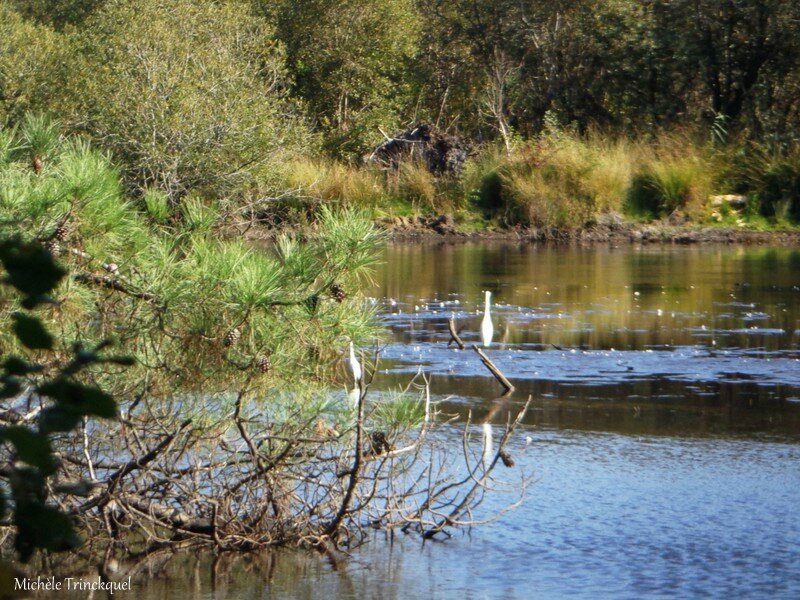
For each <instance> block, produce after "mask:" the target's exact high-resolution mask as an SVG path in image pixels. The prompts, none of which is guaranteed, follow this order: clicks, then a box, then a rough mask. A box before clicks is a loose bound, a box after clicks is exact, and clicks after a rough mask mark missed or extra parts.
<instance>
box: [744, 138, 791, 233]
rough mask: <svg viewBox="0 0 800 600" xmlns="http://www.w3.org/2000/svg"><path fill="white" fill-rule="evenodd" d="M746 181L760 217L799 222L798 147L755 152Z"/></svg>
mask: <svg viewBox="0 0 800 600" xmlns="http://www.w3.org/2000/svg"><path fill="white" fill-rule="evenodd" d="M747 179H748V184H749V187H750V190H751V191H752V192H754V193H755V194H756V196H757V198H758V210H759V212H760V213H761V214H762V215H763V216H765V217H771V218H777V219H788V220H790V221H793V222H800V145H798V144H794V145H792V146H790V147H789V148H788V149H786V150H784V151H783V152H778V151H773V152H769V151H763V150H762V151H760V152H758V153H757V154H756V155H755V157H754V159H753V164H752V165H751V166H750V168H749V169H748V177H747Z"/></svg>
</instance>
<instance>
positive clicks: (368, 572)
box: [136, 244, 800, 599]
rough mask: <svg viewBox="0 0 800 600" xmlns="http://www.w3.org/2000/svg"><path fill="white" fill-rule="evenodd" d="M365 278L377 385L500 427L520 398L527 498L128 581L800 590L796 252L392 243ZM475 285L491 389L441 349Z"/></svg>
mask: <svg viewBox="0 0 800 600" xmlns="http://www.w3.org/2000/svg"><path fill="white" fill-rule="evenodd" d="M376 279H377V285H376V287H375V289H374V290H373V291H372V292H371V295H372V296H373V302H375V304H376V305H377V306H378V308H379V310H380V313H381V315H382V316H381V318H382V319H383V321H384V322H385V324H386V327H387V328H388V330H389V331H390V332H391V337H390V341H389V343H388V345H387V346H386V348H385V350H384V352H383V362H382V364H381V372H380V374H379V377H378V380H377V382H376V385H377V386H378V387H381V388H383V389H389V388H392V387H394V386H397V385H400V384H402V383H405V382H406V381H408V379H409V377H411V376H413V374H414V373H416V371H417V369H418V367H419V365H422V367H423V369H424V371H426V372H427V373H429V374H431V375H432V376H433V388H432V389H433V392H434V393H435V395H436V398H437V399H438V400H440V401H441V403H442V408H443V410H446V411H448V412H460V413H462V414H466V412H467V411H469V410H471V411H472V412H473V414H475V415H477V416H478V417H479V418H484V417H485V416H486V415H490V414H491V415H492V417H491V418H493V419H495V420H496V421H497V422H499V423H500V422H504V421H505V419H506V415H507V413H508V411H509V410H517V409H518V407H519V406H520V405H521V403H522V402H523V401H524V399H525V398H526V397H527V396H528V395H529V394H531V395H532V396H533V398H534V402H533V405H532V410H531V411H530V412H529V414H528V416H527V418H526V422H525V428H524V430H522V431H521V432H519V435H518V436H517V438H518V439H516V440H514V441H513V443H512V445H511V449H512V452H513V454H514V456H515V458H516V459H517V462H518V463H519V464H521V465H522V466H523V467H524V468H525V469H527V470H529V471H532V472H533V473H534V474H535V476H536V483H535V485H533V486H532V487H531V488H530V490H529V494H528V497H527V500H526V502H525V504H524V505H523V507H521V508H520V509H518V510H516V511H515V512H512V513H510V514H508V515H506V516H505V517H504V518H503V519H502V520H501V521H499V522H498V523H496V524H494V525H491V526H487V527H483V528H477V529H475V530H473V531H472V532H471V533H470V534H469V535H466V534H463V535H462V534H457V535H456V537H454V538H453V539H451V540H449V541H447V542H445V543H428V544H426V545H424V546H422V545H420V544H419V543H418V542H416V541H415V540H413V539H410V538H407V539H404V540H403V539H400V540H398V541H397V542H396V543H395V544H394V545H389V544H387V543H385V542H382V541H376V542H375V543H373V544H371V545H370V546H369V547H367V548H365V549H362V550H359V551H358V552H357V553H356V555H355V557H354V558H353V560H352V561H351V562H349V563H348V564H347V565H345V566H343V567H341V568H339V569H333V568H332V567H331V566H330V565H329V564H327V563H325V562H323V561H322V560H320V559H318V558H317V557H313V556H308V555H296V554H291V553H278V554H275V555H270V556H267V557H261V558H258V559H257V558H254V557H251V558H248V559H246V560H240V561H236V562H235V563H233V564H225V565H220V564H217V565H216V568H214V569H212V568H211V562H210V558H209V557H199V558H196V557H181V558H179V559H176V561H174V562H173V563H172V564H171V566H170V567H169V568H168V569H167V573H168V577H166V578H161V579H156V580H153V581H149V582H141V583H140V584H139V585H138V586H137V588H136V589H137V592H136V596H137V597H138V598H141V599H144V598H209V599H210V598H215V599H216V598H220V599H221V598H236V599H245V598H288V597H296V598H418V597H422V598H454V597H455V598H631V599H634V598H637V599H638V598H787V599H789V598H792V599H796V598H800V251H798V250H793V249H763V248H752V249H751V248H728V247H725V248H715V247H696V248H662V247H646V248H636V247H625V248H620V249H608V248H593V249H577V248H556V247H534V246H529V245H487V244H475V245H459V246H446V245H444V246H435V245H408V246H406V245H392V246H389V247H388V248H387V250H386V264H385V266H384V267H382V268H381V269H380V271H379V272H378V273H377V278H376ZM482 290H491V291H492V293H493V299H494V302H495V305H494V309H493V316H494V323H495V340H496V341H497V343H496V344H495V345H494V346H493V347H492V348H491V349H490V351H489V355H490V356H491V358H492V359H493V360H494V361H495V362H496V363H497V365H498V366H499V367H500V369H501V370H503V372H504V373H505V374H506V376H507V377H508V378H509V379H511V380H512V382H513V383H514V384H515V385H516V387H517V391H516V392H515V393H514V395H513V396H512V397H511V398H510V399H506V400H498V399H496V398H497V397H498V396H499V394H500V391H501V390H500V388H499V386H498V384H497V383H496V382H495V381H494V380H493V379H492V378H491V377H490V376H489V374H488V372H486V370H485V369H484V367H483V366H482V365H481V364H480V362H479V361H478V360H477V357H476V356H475V355H474V354H473V353H472V352H470V351H462V352H459V351H455V350H454V349H453V348H448V347H447V341H448V339H449V335H448V333H447V319H448V318H449V317H450V316H451V315H453V314H454V315H455V317H456V319H457V322H458V325H459V327H463V329H462V332H461V335H462V337H463V338H464V339H465V341H468V342H470V341H476V340H477V339H478V334H477V332H478V331H479V326H480V319H481V311H482V298H483V295H482ZM526 436H531V438H532V439H533V443H532V444H530V445H528V446H526V445H525V442H524V440H525V437H526ZM508 500H509V498H507V497H494V498H493V499H492V500H491V502H490V504H492V506H485V507H484V508H486V509H487V511H488V510H490V509H492V508H499V507H501V506H503V504H504V503H505V502H507V501H508Z"/></svg>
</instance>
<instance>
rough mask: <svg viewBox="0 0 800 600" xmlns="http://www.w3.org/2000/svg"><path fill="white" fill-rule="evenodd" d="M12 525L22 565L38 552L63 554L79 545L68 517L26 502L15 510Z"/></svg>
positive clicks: (40, 505)
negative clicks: (14, 525)
mask: <svg viewBox="0 0 800 600" xmlns="http://www.w3.org/2000/svg"><path fill="white" fill-rule="evenodd" d="M14 521H15V524H16V525H17V528H18V531H17V537H16V538H15V539H14V547H15V548H16V550H17V552H18V553H19V557H20V560H21V561H22V562H27V561H28V560H29V559H30V557H31V555H32V554H33V552H34V550H36V549H37V548H42V549H44V550H49V551H50V552H62V551H64V550H74V549H75V548H77V547H78V546H80V545H81V543H82V542H81V539H80V537H78V534H77V533H75V530H74V529H73V527H72V522H71V521H70V520H69V517H68V516H67V515H65V514H64V513H62V512H61V511H59V510H57V509H55V508H53V507H52V506H45V505H42V504H39V503H35V502H26V503H25V504H23V505H21V506H17V510H16V513H15V514H14Z"/></svg>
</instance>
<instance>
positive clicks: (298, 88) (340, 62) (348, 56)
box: [264, 0, 422, 155]
mask: <svg viewBox="0 0 800 600" xmlns="http://www.w3.org/2000/svg"><path fill="white" fill-rule="evenodd" d="M264 4H266V3H264ZM264 10H265V11H266V12H267V13H269V14H271V15H272V18H273V19H274V21H275V23H276V32H277V34H278V35H279V36H280V39H281V40H282V41H283V42H284V44H285V45H286V52H287V65H288V67H289V72H290V73H291V76H292V78H293V80H294V87H293V89H294V92H295V94H296V95H297V96H298V97H300V98H302V99H303V100H304V101H305V102H307V103H308V106H309V109H310V111H311V114H312V116H313V117H314V119H315V120H316V122H317V123H318V125H319V126H320V127H322V129H323V130H324V131H325V132H326V133H327V141H328V147H329V149H330V150H332V151H333V152H334V153H338V154H345V155H346V154H348V153H353V152H355V153H358V152H361V151H363V150H365V149H366V148H367V147H368V146H369V145H370V144H372V143H374V142H376V141H380V140H381V139H382V135H381V133H380V130H379V128H382V129H383V130H384V131H387V130H388V131H391V130H393V129H394V128H395V127H396V126H397V125H398V123H399V122H400V119H401V118H402V116H403V113H404V111H405V109H406V108H407V107H408V106H409V104H410V103H411V95H410V92H411V86H410V77H409V74H410V67H411V61H412V59H413V58H414V56H415V54H416V53H417V49H418V47H417V40H418V38H419V33H420V28H421V25H422V23H421V21H420V19H419V15H418V13H417V11H416V8H415V5H414V2H413V1H412V0H399V1H398V0H380V1H373V0H344V1H334V0H300V1H296V0H279V1H278V2H277V3H275V4H274V5H271V4H270V5H266V8H264Z"/></svg>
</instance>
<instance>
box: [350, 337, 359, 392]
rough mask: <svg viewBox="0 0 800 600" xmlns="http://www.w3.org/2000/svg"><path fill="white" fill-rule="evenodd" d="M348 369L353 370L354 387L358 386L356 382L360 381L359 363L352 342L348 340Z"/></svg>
mask: <svg viewBox="0 0 800 600" xmlns="http://www.w3.org/2000/svg"><path fill="white" fill-rule="evenodd" d="M350 370H351V371H352V372H353V379H355V381H356V387H358V382H359V381H361V363H359V362H358V359H357V358H356V351H355V349H354V348H353V342H350Z"/></svg>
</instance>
